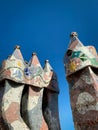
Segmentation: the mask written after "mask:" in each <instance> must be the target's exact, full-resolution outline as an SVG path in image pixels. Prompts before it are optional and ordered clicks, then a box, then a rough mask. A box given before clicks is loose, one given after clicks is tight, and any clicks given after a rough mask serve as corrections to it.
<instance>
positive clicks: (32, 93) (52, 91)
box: [0, 46, 60, 130]
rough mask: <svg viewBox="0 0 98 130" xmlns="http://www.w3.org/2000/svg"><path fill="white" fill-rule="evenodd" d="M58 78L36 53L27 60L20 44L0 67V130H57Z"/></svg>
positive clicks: (47, 63)
mask: <svg viewBox="0 0 98 130" xmlns="http://www.w3.org/2000/svg"><path fill="white" fill-rule="evenodd" d="M58 94H59V87H58V80H57V76H56V74H55V72H54V71H53V69H52V67H51V66H50V64H49V61H48V60H46V61H45V67H44V68H42V66H41V64H40V62H39V59H38V57H37V54H36V53H33V54H32V57H31V59H30V61H29V62H28V63H27V62H25V60H24V59H23V56H22V54H21V51H20V47H19V46H16V47H15V50H14V52H13V54H12V55H11V56H9V57H8V59H6V60H4V61H3V63H2V67H1V69H0V130H60V123H59V112H58Z"/></svg>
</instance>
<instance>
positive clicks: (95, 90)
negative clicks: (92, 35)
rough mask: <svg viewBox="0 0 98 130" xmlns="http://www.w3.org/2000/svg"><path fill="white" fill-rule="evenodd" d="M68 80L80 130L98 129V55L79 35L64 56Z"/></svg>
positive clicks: (74, 117)
mask: <svg viewBox="0 0 98 130" xmlns="http://www.w3.org/2000/svg"><path fill="white" fill-rule="evenodd" d="M64 66H65V71H66V79H67V81H68V84H69V89H70V102H71V108H72V114H73V120H74V126H75V129H76V130H97V129H98V55H97V52H96V49H95V48H94V47H93V46H84V45H83V43H82V42H81V41H80V40H79V39H78V35H77V33H76V32H73V33H71V35H70V44H69V47H68V49H67V52H66V53H65V56H64Z"/></svg>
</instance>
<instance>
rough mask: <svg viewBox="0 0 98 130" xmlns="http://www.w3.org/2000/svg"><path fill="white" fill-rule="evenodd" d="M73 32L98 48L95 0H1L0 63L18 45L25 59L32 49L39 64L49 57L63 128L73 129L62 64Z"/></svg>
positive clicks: (29, 55) (96, 1)
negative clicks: (56, 77) (57, 89)
mask: <svg viewBox="0 0 98 130" xmlns="http://www.w3.org/2000/svg"><path fill="white" fill-rule="evenodd" d="M72 31H76V32H78V35H79V39H80V40H81V41H82V42H83V43H84V44H85V45H94V46H95V47H96V49H97V50H98V0H64V1H63V0H0V62H1V61H2V60H3V59H5V58H7V56H8V55H9V54H11V53H12V52H13V48H14V46H15V45H17V44H18V45H20V46H21V51H22V54H23V56H24V58H25V59H26V60H27V61H28V60H29V59H30V57H31V54H32V52H36V53H37V55H38V57H39V60H40V62H41V64H42V66H44V60H45V59H49V61H50V64H51V66H52V67H53V68H54V70H55V71H56V73H57V75H58V80H59V87H60V95H59V113H60V122H61V128H62V130H74V126H73V121H72V114H71V109H70V102H69V91H68V84H67V81H66V79H65V71H64V66H63V57H64V53H65V51H66V49H67V47H68V43H69V34H70V32H72Z"/></svg>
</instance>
